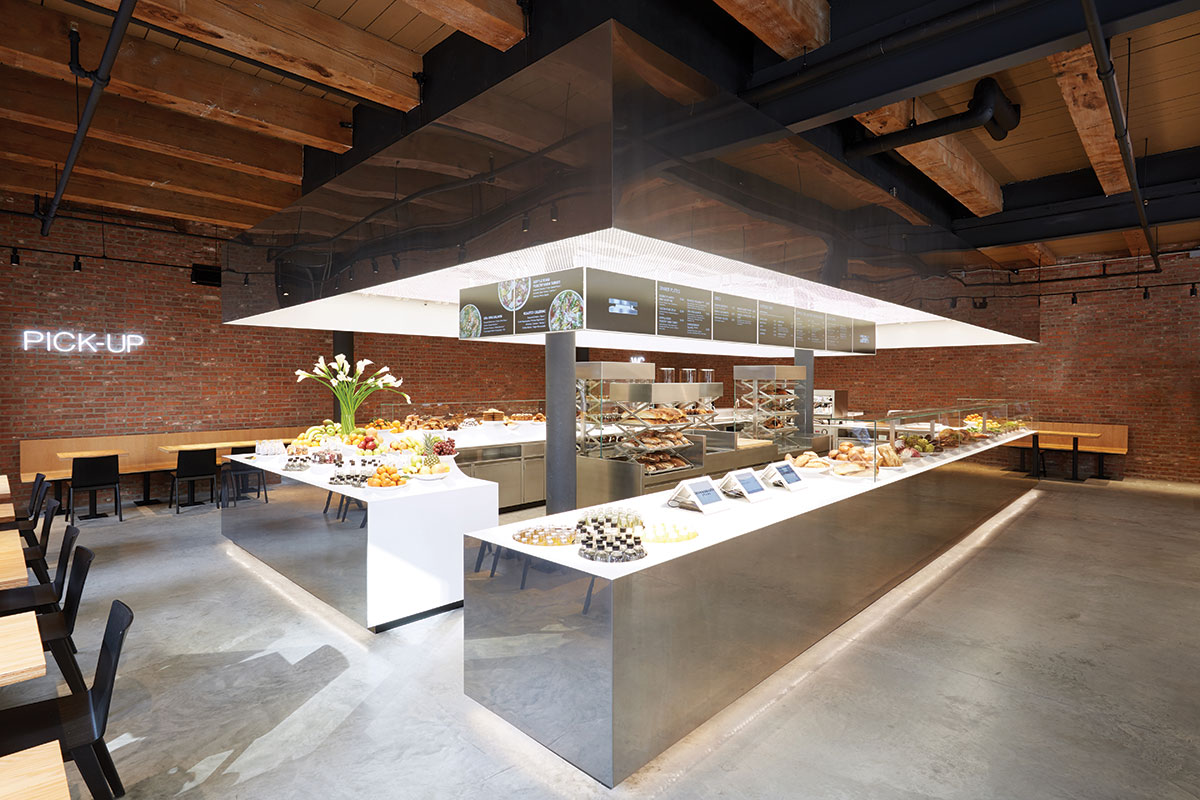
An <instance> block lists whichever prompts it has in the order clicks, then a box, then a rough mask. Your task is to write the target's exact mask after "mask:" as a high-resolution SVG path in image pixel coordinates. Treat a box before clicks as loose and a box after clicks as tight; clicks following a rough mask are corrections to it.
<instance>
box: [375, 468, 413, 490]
mask: <svg viewBox="0 0 1200 800" xmlns="http://www.w3.org/2000/svg"><path fill="white" fill-rule="evenodd" d="M406 483H408V478H406V477H405V476H404V473H403V472H401V471H400V470H398V469H396V468H395V467H390V466H388V465H386V464H384V465H383V466H381V467H378V468H377V469H376V470H375V474H374V475H372V476H371V477H369V478H367V486H403V485H404V484H406Z"/></svg>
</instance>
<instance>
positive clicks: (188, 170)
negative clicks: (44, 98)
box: [0, 121, 300, 212]
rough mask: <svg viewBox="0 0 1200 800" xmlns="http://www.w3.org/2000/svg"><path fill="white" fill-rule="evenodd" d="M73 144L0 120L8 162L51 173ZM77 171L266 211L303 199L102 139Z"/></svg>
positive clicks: (269, 184) (58, 134) (258, 181)
mask: <svg viewBox="0 0 1200 800" xmlns="http://www.w3.org/2000/svg"><path fill="white" fill-rule="evenodd" d="M70 146H71V134H69V133H67V132H65V131H56V130H52V129H49V128H36V127H33V126H31V125H21V124H17V123H13V122H8V121H0V155H3V157H5V158H7V159H8V160H10V161H14V162H17V163H21V164H28V165H30V166H33V167H38V168H46V169H47V171H51V170H53V169H54V168H55V167H57V168H59V169H60V170H61V169H62V163H63V158H64V157H65V156H66V153H67V150H68V149H69V148H70ZM75 171H76V172H77V173H79V174H80V175H91V176H93V177H96V178H103V179H106V180H112V181H118V182H120V183H127V184H131V185H134V186H145V187H148V188H155V189H163V190H165V191H169V192H177V193H179V194H183V195H191V196H193V197H206V198H209V199H212V200H223V201H226V202H229V203H235V204H237V205H244V206H252V207H255V208H261V209H266V210H267V211H268V212H272V211H277V210H279V209H281V208H283V207H284V206H286V205H288V204H289V203H291V202H294V201H295V200H297V199H299V197H300V187H299V186H296V185H295V184H291V183H283V182H281V181H273V180H268V179H267V178H259V177H257V176H254V175H244V174H242V173H240V172H233V171H231V170H225V169H217V168H215V167H206V166H201V165H198V164H195V163H192V162H189V161H184V160H183V159H181V158H176V157H174V156H169V155H163V154H161V153H151V152H147V151H145V150H135V149H134V148H132V147H124V146H122V145H117V144H112V143H111V142H105V141H100V140H93V141H89V142H88V143H87V145H86V146H85V147H84V148H83V150H82V151H81V152H80V154H79V161H77V162H76V164H75Z"/></svg>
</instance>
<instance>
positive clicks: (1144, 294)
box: [1142, 286, 1150, 300]
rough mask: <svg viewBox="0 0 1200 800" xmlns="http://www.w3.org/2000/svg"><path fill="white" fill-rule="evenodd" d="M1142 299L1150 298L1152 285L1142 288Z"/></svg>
mask: <svg viewBox="0 0 1200 800" xmlns="http://www.w3.org/2000/svg"><path fill="white" fill-rule="evenodd" d="M1142 299H1143V300H1149V299H1150V287H1149V286H1147V287H1146V288H1145V289H1142Z"/></svg>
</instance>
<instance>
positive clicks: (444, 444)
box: [433, 439, 458, 456]
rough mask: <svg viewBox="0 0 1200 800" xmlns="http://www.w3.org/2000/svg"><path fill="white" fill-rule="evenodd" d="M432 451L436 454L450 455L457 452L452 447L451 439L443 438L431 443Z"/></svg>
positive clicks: (452, 441)
mask: <svg viewBox="0 0 1200 800" xmlns="http://www.w3.org/2000/svg"><path fill="white" fill-rule="evenodd" d="M433 453H434V455H438V456H452V455H455V454H456V453H458V451H457V450H455V449H454V440H453V439H443V440H442V441H440V442H434V443H433Z"/></svg>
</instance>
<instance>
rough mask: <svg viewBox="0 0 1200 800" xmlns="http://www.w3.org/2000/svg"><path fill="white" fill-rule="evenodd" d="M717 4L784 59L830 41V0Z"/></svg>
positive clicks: (721, 0)
mask: <svg viewBox="0 0 1200 800" xmlns="http://www.w3.org/2000/svg"><path fill="white" fill-rule="evenodd" d="M717 5H719V6H720V7H721V8H723V9H725V11H726V12H727V13H728V14H729V15H730V16H731V17H733V18H734V19H736V20H737V21H738V22H740V23H742V25H744V26H745V27H746V28H747V29H749V30H750V32H751V33H753V34H754V35H755V36H757V37H758V38H759V39H761V40H762V42H763V43H764V44H765V45H767V47H770V48H771V49H772V50H774V51H775V52H776V53H778V54H779V55H781V56H783V57H784V58H796V57H797V56H800V55H803V54H804V51H805V49H808V50H815V49H816V48H818V47H820V46H821V45H824V44H828V42H829V2H828V0H717Z"/></svg>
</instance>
